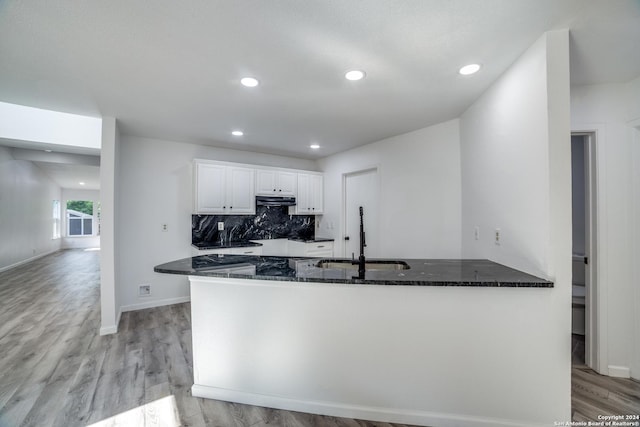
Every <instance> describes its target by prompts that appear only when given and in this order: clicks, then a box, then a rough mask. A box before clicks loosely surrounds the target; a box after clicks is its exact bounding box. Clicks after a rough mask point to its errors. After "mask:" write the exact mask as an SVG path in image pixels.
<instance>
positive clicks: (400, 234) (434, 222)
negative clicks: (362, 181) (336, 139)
mask: <svg viewBox="0 0 640 427" xmlns="http://www.w3.org/2000/svg"><path fill="white" fill-rule="evenodd" d="M318 164H319V166H320V169H321V170H322V171H323V172H324V173H325V181H324V203H325V214H324V215H323V218H322V220H321V228H320V230H318V231H317V233H318V235H322V236H326V237H333V238H335V239H336V245H335V247H336V255H337V256H343V245H342V238H343V237H344V230H343V229H342V227H343V224H342V222H343V221H342V216H343V209H344V208H343V200H342V197H341V195H342V185H343V184H342V182H343V175H344V174H348V173H351V172H356V171H360V170H364V169H368V168H371V167H377V168H378V175H379V181H380V197H379V200H381V203H380V212H379V215H378V218H380V221H381V223H380V225H379V233H380V240H379V241H380V246H381V247H382V249H381V254H382V256H385V257H401V258H459V257H460V203H461V202H460V143H459V134H458V120H451V121H448V122H445V123H441V124H438V125H435V126H430V127H428V128H424V129H420V130H417V131H414V132H410V133H406V134H403V135H398V136H395V137H392V138H388V139H384V140H382V141H378V142H375V143H372V144H368V145H365V146H363V147H358V148H355V149H353V150H349V151H346V152H343V153H339V154H335V155H333V156H329V157H326V158H324V159H321V160H320V161H319V162H318ZM330 223H333V224H335V227H334V228H333V229H328V228H327V226H328V225H329V224H330Z"/></svg>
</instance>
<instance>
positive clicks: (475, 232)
mask: <svg viewBox="0 0 640 427" xmlns="http://www.w3.org/2000/svg"><path fill="white" fill-rule="evenodd" d="M473 237H474V238H475V239H476V240H480V227H476V228H474V230H473Z"/></svg>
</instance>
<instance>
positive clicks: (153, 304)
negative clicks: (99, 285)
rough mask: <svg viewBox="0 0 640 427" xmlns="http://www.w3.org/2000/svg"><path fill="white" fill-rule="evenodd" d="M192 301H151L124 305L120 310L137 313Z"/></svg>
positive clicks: (180, 299) (174, 299) (171, 299)
mask: <svg viewBox="0 0 640 427" xmlns="http://www.w3.org/2000/svg"><path fill="white" fill-rule="evenodd" d="M189 301H191V297H189V296H186V297H177V298H167V299H157V300H151V301H149V302H143V303H140V304H131V305H124V306H122V307H121V308H120V310H121V311H122V312H125V311H136V310H144V309H145V308H153V307H161V306H163V305H172V304H180V303H183V302H189Z"/></svg>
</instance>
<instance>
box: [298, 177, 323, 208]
mask: <svg viewBox="0 0 640 427" xmlns="http://www.w3.org/2000/svg"><path fill="white" fill-rule="evenodd" d="M323 191H324V190H323V178H322V175H321V174H312V173H298V196H297V198H296V213H297V214H305V215H309V214H311V215H316V214H321V213H323V212H324V203H323V200H324V199H323V197H324V194H323Z"/></svg>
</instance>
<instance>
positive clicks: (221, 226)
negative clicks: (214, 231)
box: [218, 222, 224, 231]
mask: <svg viewBox="0 0 640 427" xmlns="http://www.w3.org/2000/svg"><path fill="white" fill-rule="evenodd" d="M218 231H224V222H219V223H218Z"/></svg>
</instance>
